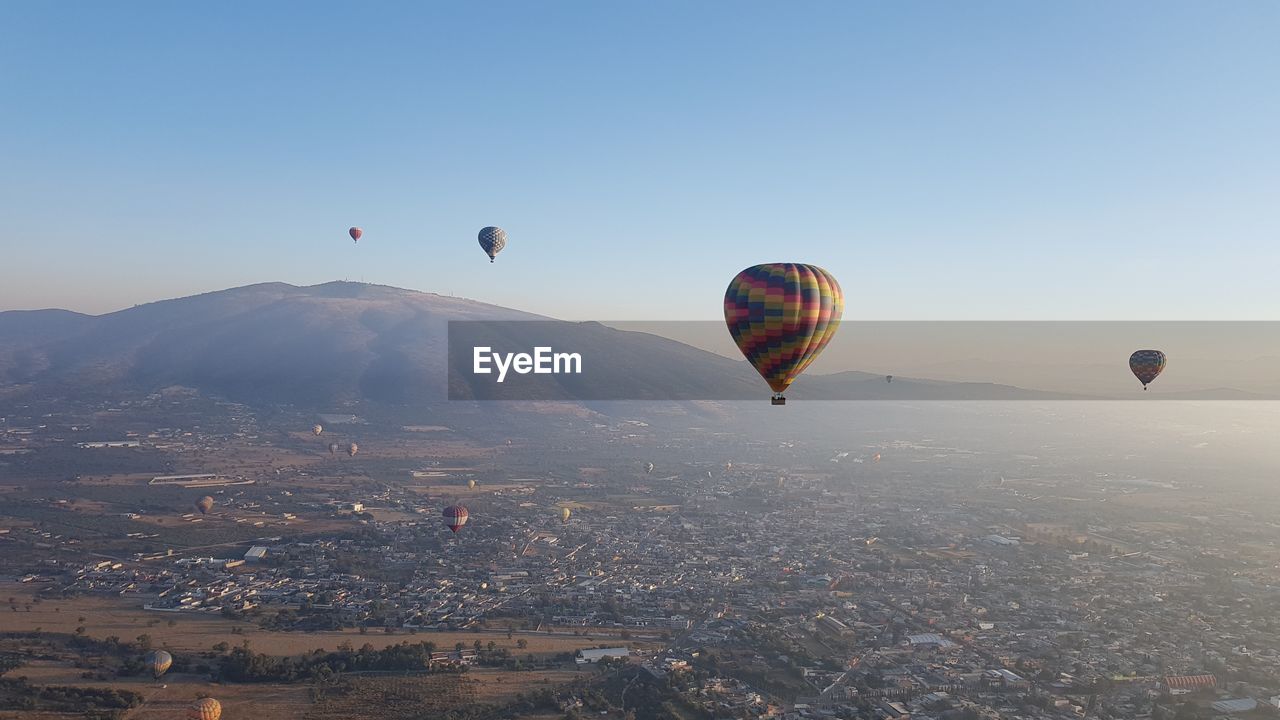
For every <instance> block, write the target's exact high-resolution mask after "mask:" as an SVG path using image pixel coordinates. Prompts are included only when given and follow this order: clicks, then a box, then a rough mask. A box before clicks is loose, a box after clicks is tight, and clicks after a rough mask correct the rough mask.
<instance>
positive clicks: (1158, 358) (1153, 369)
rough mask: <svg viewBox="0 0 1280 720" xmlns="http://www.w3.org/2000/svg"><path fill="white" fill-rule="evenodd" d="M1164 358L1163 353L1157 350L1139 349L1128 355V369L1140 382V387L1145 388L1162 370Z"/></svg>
mask: <svg viewBox="0 0 1280 720" xmlns="http://www.w3.org/2000/svg"><path fill="white" fill-rule="evenodd" d="M1165 360H1166V358H1165V355H1164V353H1163V352H1161V351H1159V350H1139V351H1137V352H1135V353H1134V354H1132V355H1130V356H1129V370H1130V371H1132V372H1133V376H1134V377H1136V378H1138V382H1140V383H1142V389H1143V390H1146V389H1147V385H1150V384H1151V381H1153V380H1155V379H1156V378H1157V377H1159V376H1160V373H1161V372H1164V364H1165Z"/></svg>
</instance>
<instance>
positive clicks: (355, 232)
mask: <svg viewBox="0 0 1280 720" xmlns="http://www.w3.org/2000/svg"><path fill="white" fill-rule="evenodd" d="M347 234H348V235H350V236H351V242H360V237H361V236H362V235H364V231H363V230H361V229H360V228H358V227H353V228H351V229H350V230H348V231H347Z"/></svg>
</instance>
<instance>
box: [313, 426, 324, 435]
mask: <svg viewBox="0 0 1280 720" xmlns="http://www.w3.org/2000/svg"><path fill="white" fill-rule="evenodd" d="M322 432H324V426H323V425H312V426H311V433H312V434H313V435H319V434H320V433H322Z"/></svg>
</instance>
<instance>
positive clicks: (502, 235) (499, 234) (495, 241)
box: [480, 225, 507, 262]
mask: <svg viewBox="0 0 1280 720" xmlns="http://www.w3.org/2000/svg"><path fill="white" fill-rule="evenodd" d="M506 246H507V231H506V230H503V229H502V228H500V227H493V226H492V225H490V226H489V227H486V228H482V229H481V230H480V248H481V249H482V250H484V251H485V252H486V253H488V255H489V262H493V259H494V258H495V257H497V256H498V253H500V252H502V248H504V247H506Z"/></svg>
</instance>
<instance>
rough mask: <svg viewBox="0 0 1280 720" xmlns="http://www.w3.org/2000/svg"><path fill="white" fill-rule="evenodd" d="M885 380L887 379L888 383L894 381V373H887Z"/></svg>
mask: <svg viewBox="0 0 1280 720" xmlns="http://www.w3.org/2000/svg"><path fill="white" fill-rule="evenodd" d="M884 381H885V382H887V383H891V382H893V376H892V375H885V376H884Z"/></svg>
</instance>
